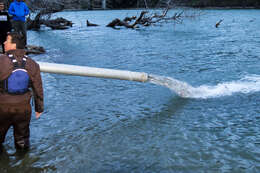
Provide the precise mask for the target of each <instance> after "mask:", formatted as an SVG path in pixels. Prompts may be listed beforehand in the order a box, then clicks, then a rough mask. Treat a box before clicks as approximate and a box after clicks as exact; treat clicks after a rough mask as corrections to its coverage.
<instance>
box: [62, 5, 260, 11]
mask: <svg viewBox="0 0 260 173" xmlns="http://www.w3.org/2000/svg"><path fill="white" fill-rule="evenodd" d="M179 8H180V9H182V8H186V9H205V10H207V9H209V10H232V9H234V10H236V9H237V10H243V9H244V10H251V9H252V10H260V7H253V6H251V7H237V6H234V7H232V6H230V7H214V6H208V7H191V6H176V7H175V8H172V9H179ZM149 9H163V8H162V7H160V8H155V7H153V8H149ZM149 9H147V8H107V9H83V8H81V9H75V8H66V9H64V10H62V11H94V10H96V11H99V10H101V11H102V10H149Z"/></svg>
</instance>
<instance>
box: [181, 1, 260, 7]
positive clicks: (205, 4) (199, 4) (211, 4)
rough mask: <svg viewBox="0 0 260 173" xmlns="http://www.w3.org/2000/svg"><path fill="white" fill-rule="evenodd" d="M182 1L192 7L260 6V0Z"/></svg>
mask: <svg viewBox="0 0 260 173" xmlns="http://www.w3.org/2000/svg"><path fill="white" fill-rule="evenodd" d="M182 2H183V3H184V4H185V5H187V6H192V7H256V8H258V7H260V0H182ZM180 3H181V1H180Z"/></svg>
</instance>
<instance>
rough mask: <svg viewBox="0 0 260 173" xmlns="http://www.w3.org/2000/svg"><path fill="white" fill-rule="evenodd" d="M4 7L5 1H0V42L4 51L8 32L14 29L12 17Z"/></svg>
mask: <svg viewBox="0 0 260 173" xmlns="http://www.w3.org/2000/svg"><path fill="white" fill-rule="evenodd" d="M4 9H5V5H4V2H1V1H0V44H1V46H2V53H4V42H5V40H6V35H7V32H9V31H11V29H12V25H11V21H10V17H9V15H8V13H7V12H6V11H4Z"/></svg>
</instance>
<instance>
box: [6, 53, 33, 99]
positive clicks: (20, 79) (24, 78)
mask: <svg viewBox="0 0 260 173" xmlns="http://www.w3.org/2000/svg"><path fill="white" fill-rule="evenodd" d="M9 58H10V59H11V61H12V63H13V71H12V73H11V75H10V76H9V77H8V78H7V79H6V80H5V90H6V91H7V92H8V93H9V94H24V93H26V92H27V91H28V89H29V82H30V77H29V75H28V73H27V71H26V70H25V64H26V60H27V59H26V56H24V57H23V59H22V62H21V64H20V65H19V63H18V62H17V60H16V59H15V58H14V57H13V55H12V54H10V55H9Z"/></svg>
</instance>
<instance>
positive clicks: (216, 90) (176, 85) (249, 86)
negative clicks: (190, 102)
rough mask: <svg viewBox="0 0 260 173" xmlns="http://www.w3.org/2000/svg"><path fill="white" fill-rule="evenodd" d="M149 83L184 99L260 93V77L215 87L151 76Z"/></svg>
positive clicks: (247, 77) (250, 77)
mask: <svg viewBox="0 0 260 173" xmlns="http://www.w3.org/2000/svg"><path fill="white" fill-rule="evenodd" d="M149 82H151V83H153V84H157V85H162V86H165V87H167V88H169V89H170V90H172V91H174V92H175V93H176V94H177V95H179V96H180V97H184V98H202V99H206V98H213V97H221V96H229V95H232V94H233V93H250V92H258V91H260V76H259V75H252V76H246V77H244V78H242V79H241V80H238V81H231V82H224V83H220V84H217V85H215V86H210V85H201V86H198V87H193V86H191V85H189V84H188V83H186V82H182V81H179V80H177V79H174V78H171V77H165V76H157V75H150V76H149Z"/></svg>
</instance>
